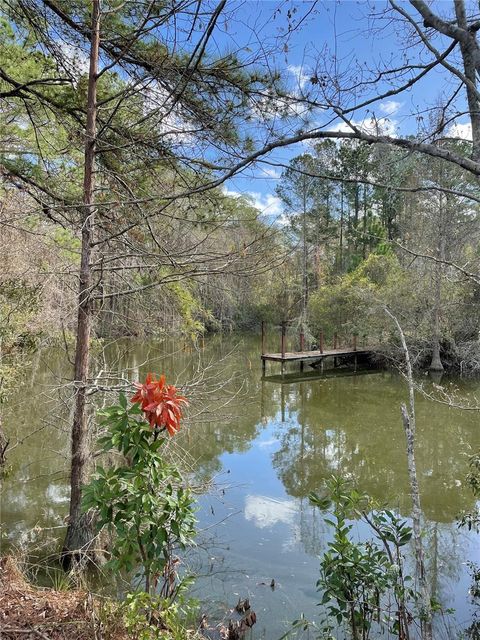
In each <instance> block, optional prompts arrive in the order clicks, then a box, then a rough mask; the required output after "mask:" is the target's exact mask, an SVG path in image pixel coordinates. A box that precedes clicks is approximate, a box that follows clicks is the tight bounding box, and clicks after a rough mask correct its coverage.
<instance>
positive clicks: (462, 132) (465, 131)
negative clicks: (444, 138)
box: [447, 122, 472, 140]
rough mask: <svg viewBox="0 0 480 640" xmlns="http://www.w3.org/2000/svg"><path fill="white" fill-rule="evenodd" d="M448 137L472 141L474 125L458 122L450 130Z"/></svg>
mask: <svg viewBox="0 0 480 640" xmlns="http://www.w3.org/2000/svg"><path fill="white" fill-rule="evenodd" d="M447 135H448V136H449V137H451V138H462V140H471V139H472V125H471V123H470V122H463V123H462V122H456V123H455V124H452V126H451V127H450V128H449V129H448V131H447Z"/></svg>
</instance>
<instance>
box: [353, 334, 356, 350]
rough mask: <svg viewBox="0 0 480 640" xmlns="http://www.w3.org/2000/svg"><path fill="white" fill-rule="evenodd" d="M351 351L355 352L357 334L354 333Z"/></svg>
mask: <svg viewBox="0 0 480 640" xmlns="http://www.w3.org/2000/svg"><path fill="white" fill-rule="evenodd" d="M353 350H354V351H356V350H357V334H356V333H354V334H353Z"/></svg>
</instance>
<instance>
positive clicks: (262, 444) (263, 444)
mask: <svg viewBox="0 0 480 640" xmlns="http://www.w3.org/2000/svg"><path fill="white" fill-rule="evenodd" d="M274 444H278V440H277V438H270V440H260V442H257V446H259V447H262V448H266V447H273V445H274Z"/></svg>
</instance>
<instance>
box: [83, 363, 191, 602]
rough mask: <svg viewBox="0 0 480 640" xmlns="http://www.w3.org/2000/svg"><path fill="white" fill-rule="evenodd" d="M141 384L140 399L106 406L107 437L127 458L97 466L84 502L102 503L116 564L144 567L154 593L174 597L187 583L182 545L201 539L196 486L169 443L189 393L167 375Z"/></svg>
mask: <svg viewBox="0 0 480 640" xmlns="http://www.w3.org/2000/svg"><path fill="white" fill-rule="evenodd" d="M137 387H138V391H137V394H136V395H135V396H134V397H133V398H132V402H133V405H132V406H128V402H127V399H126V397H125V396H124V395H121V396H120V400H119V404H118V405H116V406H111V407H108V408H107V409H105V410H104V411H102V412H101V416H102V418H103V420H102V422H101V424H102V426H104V427H105V428H106V435H104V436H103V437H102V438H101V439H100V441H99V444H100V446H101V447H102V450H103V451H104V452H105V453H110V454H111V453H117V454H120V459H121V460H122V463H121V464H117V465H114V466H111V467H109V468H108V469H105V468H101V467H100V468H98V469H97V472H96V474H95V476H94V478H93V479H92V480H91V482H90V483H89V485H88V486H87V487H85V490H84V498H83V506H84V509H85V510H88V509H95V510H96V511H97V513H98V521H97V527H98V529H99V530H101V529H103V528H106V529H108V531H109V532H110V533H111V534H112V545H111V558H110V560H109V562H108V565H109V567H110V568H111V569H112V570H114V571H126V572H129V573H130V572H133V571H136V572H137V573H140V575H142V576H143V580H144V590H145V592H146V593H147V594H153V593H154V592H156V591H158V592H159V594H160V596H161V597H163V598H168V599H170V600H173V599H174V598H175V596H176V594H177V593H178V588H179V585H178V584H177V571H176V566H177V564H178V559H177V558H176V557H175V556H174V550H175V549H176V548H185V546H186V545H188V544H190V543H192V542H193V538H194V534H195V517H194V507H193V498H192V495H191V492H190V491H189V490H188V489H187V488H185V486H184V484H185V483H184V480H183V478H182V475H181V473H180V472H179V471H178V469H177V468H176V467H175V466H174V465H172V464H171V463H169V462H167V461H166V460H165V453H164V452H165V447H164V444H165V440H166V437H165V434H166V433H167V432H168V433H169V434H171V435H173V434H174V433H176V431H178V429H179V427H180V418H181V415H182V413H181V404H182V403H183V404H185V403H186V400H185V399H184V398H182V396H179V395H178V394H177V391H176V389H175V387H173V386H172V385H168V386H167V385H166V384H165V378H164V377H163V376H162V377H161V378H160V379H159V380H158V381H157V380H155V379H154V378H153V377H152V376H151V375H149V376H148V377H147V380H146V382H145V383H144V384H143V385H141V384H139V385H137ZM145 418H146V419H147V420H148V422H147V421H146V420H145ZM167 437H168V436H167Z"/></svg>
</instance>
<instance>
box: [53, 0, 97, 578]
mask: <svg viewBox="0 0 480 640" xmlns="http://www.w3.org/2000/svg"><path fill="white" fill-rule="evenodd" d="M99 43H100V0H93V2H92V35H91V44H90V69H89V77H88V94H87V123H86V131H85V164H84V178H83V206H82V209H81V214H82V215H81V221H82V248H81V263H80V284H79V291H78V324H77V342H76V351H75V392H76V397H75V413H74V418H73V427H72V460H71V476H70V489H71V494H70V513H69V521H68V528H67V535H66V538H65V542H64V547H63V551H62V558H63V560H64V564H66V565H67V566H68V565H69V564H71V561H72V558H75V559H78V558H80V557H82V556H84V553H85V552H86V551H87V550H88V546H89V544H90V542H91V540H92V531H91V526H90V524H91V523H90V519H89V518H88V517H87V516H82V509H81V502H82V487H83V485H84V484H85V480H86V473H87V464H88V459H89V448H90V447H89V434H88V423H87V414H86V397H87V384H88V374H89V351H90V330H91V316H92V291H91V256H92V244H93V236H94V217H95V201H94V164H95V145H96V121H97V76H98V56H99Z"/></svg>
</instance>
